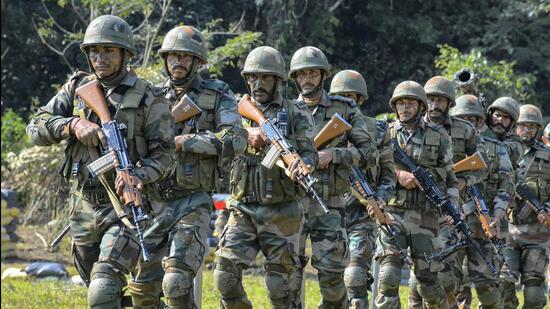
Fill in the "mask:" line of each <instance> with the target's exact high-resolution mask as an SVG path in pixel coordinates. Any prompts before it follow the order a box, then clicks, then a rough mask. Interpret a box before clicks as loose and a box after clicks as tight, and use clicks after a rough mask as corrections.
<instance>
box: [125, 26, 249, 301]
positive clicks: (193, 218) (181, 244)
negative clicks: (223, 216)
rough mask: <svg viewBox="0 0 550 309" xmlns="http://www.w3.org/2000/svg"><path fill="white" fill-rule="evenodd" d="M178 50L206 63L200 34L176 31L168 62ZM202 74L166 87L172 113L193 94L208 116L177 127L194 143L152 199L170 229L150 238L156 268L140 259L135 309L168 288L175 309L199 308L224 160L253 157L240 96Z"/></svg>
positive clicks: (167, 42)
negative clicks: (196, 282)
mask: <svg viewBox="0 0 550 309" xmlns="http://www.w3.org/2000/svg"><path fill="white" fill-rule="evenodd" d="M196 46H198V47H196ZM171 51H174V52H187V53H189V54H191V55H193V56H194V58H195V61H197V62H199V64H202V63H206V48H205V47H204V38H203V37H202V34H201V33H200V32H199V31H198V30H197V29H195V28H193V27H190V26H181V27H176V28H174V29H172V30H171V31H170V32H169V33H168V34H167V35H166V37H165V39H164V42H163V46H162V47H161V49H160V51H159V54H160V55H161V56H162V57H164V58H165V57H166V54H167V53H168V52H171ZM165 61H166V60H165ZM197 67H198V65H195V64H194V68H192V69H191V70H190V73H189V74H188V75H190V76H188V78H187V80H185V81H181V83H177V82H179V81H175V80H174V79H173V78H170V79H169V80H168V81H166V82H165V83H164V84H163V85H161V86H162V91H163V94H164V95H165V97H166V98H168V99H169V101H170V107H171V108H173V106H174V105H175V104H176V103H177V102H178V101H179V100H180V99H181V98H182V97H183V96H184V95H187V96H188V97H189V98H190V99H191V100H192V101H193V102H195V103H196V104H197V105H198V107H200V108H201V110H202V113H201V114H199V115H196V116H195V117H194V118H193V119H192V120H188V121H186V122H180V123H176V126H175V132H176V136H178V135H182V134H189V135H188V136H191V138H189V139H186V140H185V141H184V142H183V144H182V145H181V146H182V147H181V151H178V152H177V153H176V165H175V167H174V168H173V170H172V173H171V175H170V176H169V177H167V178H166V179H164V180H162V181H160V182H159V183H158V193H160V194H157V195H156V196H155V197H154V198H152V199H154V201H153V202H152V204H153V205H154V206H155V207H154V209H164V211H163V212H162V213H159V214H158V216H160V217H161V218H162V219H161V220H163V221H164V222H165V224H168V226H169V227H170V228H169V229H167V228H168V226H166V225H164V224H163V226H161V227H159V228H158V229H157V231H155V233H153V234H152V235H150V236H148V237H147V238H146V240H147V243H148V245H149V247H150V248H155V250H154V251H155V252H156V253H157V254H152V255H151V261H150V262H149V263H143V261H142V260H140V264H139V265H138V272H137V275H136V276H135V278H134V281H133V282H132V283H131V284H130V285H129V286H130V288H131V290H132V293H133V301H134V308H138V307H139V308H156V306H158V305H157V303H158V296H159V294H160V284H161V283H162V290H163V291H164V296H165V297H166V303H167V305H168V307H167V308H183V307H185V308H188V307H189V308H195V307H196V306H195V302H194V299H193V278H194V277H195V275H196V274H197V272H198V271H199V268H200V266H201V265H202V262H203V260H204V255H205V252H206V251H207V249H208V245H207V237H208V230H209V224H210V218H211V211H212V207H213V205H212V200H211V198H210V192H212V191H214V190H215V188H216V183H217V182H218V183H222V182H227V179H225V181H220V178H223V175H224V171H223V170H221V168H222V167H223V166H224V165H223V164H222V162H223V160H228V159H230V158H234V156H235V155H239V154H242V153H243V152H244V151H245V150H246V135H247V134H246V131H245V130H244V129H243V128H242V118H241V116H240V115H239V113H238V112H237V104H236V101H235V97H234V95H233V92H232V91H231V89H229V86H228V85H227V84H226V83H224V82H222V81H220V80H203V79H202V78H201V77H200V76H199V75H198V74H196V68H197ZM168 74H169V72H168ZM182 213H183V214H185V215H183V216H182V215H181V214H182ZM175 220H179V221H178V222H176V221H175ZM161 260H162V262H161Z"/></svg>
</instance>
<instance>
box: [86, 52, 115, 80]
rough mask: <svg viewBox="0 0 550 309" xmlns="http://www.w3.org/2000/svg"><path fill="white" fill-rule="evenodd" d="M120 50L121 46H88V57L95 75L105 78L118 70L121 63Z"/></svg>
mask: <svg viewBox="0 0 550 309" xmlns="http://www.w3.org/2000/svg"><path fill="white" fill-rule="evenodd" d="M122 52H123V51H122V48H119V47H114V46H105V45H94V46H90V47H89V48H88V57H89V59H90V63H91V64H92V67H93V68H94V71H95V73H96V74H97V76H99V77H100V78H105V77H108V76H111V75H113V74H115V73H116V72H118V70H119V69H120V66H121V65H122Z"/></svg>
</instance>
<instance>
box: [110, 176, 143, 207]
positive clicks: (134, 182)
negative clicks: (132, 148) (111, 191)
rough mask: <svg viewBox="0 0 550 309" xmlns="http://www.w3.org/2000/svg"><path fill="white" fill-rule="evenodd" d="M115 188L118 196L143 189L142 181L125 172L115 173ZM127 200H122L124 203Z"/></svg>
mask: <svg viewBox="0 0 550 309" xmlns="http://www.w3.org/2000/svg"><path fill="white" fill-rule="evenodd" d="M115 189H116V193H117V194H118V196H120V197H124V195H125V194H124V193H128V192H130V193H133V192H135V191H136V190H138V191H141V190H142V189H143V182H142V181H141V179H140V178H139V177H138V176H135V175H130V174H129V173H127V172H119V173H117V174H116V179H115ZM128 202H130V201H126V200H125V201H124V203H128Z"/></svg>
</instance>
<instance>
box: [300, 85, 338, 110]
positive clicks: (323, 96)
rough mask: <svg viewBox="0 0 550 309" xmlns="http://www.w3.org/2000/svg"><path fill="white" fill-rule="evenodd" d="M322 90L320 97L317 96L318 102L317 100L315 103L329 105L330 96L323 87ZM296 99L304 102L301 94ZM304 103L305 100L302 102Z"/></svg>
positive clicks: (330, 104)
mask: <svg viewBox="0 0 550 309" xmlns="http://www.w3.org/2000/svg"><path fill="white" fill-rule="evenodd" d="M322 91H323V92H322V93H321V97H320V98H319V102H317V105H321V106H324V107H330V106H332V103H331V102H330V96H329V94H328V93H327V92H326V91H325V90H324V89H323V90H322ZM296 101H302V102H304V98H303V97H302V94H300V95H299V96H298V98H297V99H296ZM304 104H305V102H304Z"/></svg>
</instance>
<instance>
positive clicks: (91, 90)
mask: <svg viewBox="0 0 550 309" xmlns="http://www.w3.org/2000/svg"><path fill="white" fill-rule="evenodd" d="M75 94H76V95H77V96H79V97H80V98H81V99H82V101H84V103H86V105H88V107H89V108H90V109H91V110H92V111H93V112H94V113H95V114H96V115H97V116H98V117H99V120H100V121H101V123H102V124H103V123H108V122H109V121H111V120H112V118H111V112H110V111H109V107H108V105H107V102H106V101H105V95H104V94H103V90H102V89H101V84H100V83H99V81H98V80H97V79H95V80H93V81H91V82H89V83H87V84H85V85H82V86H80V87H78V88H76V91H75Z"/></svg>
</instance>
